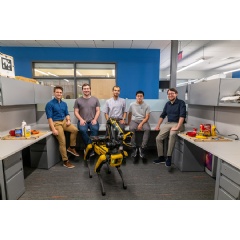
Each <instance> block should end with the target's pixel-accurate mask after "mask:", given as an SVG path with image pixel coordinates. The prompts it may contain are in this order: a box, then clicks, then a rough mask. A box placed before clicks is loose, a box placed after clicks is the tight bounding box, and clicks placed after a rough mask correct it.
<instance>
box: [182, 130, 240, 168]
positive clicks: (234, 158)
mask: <svg viewBox="0 0 240 240" xmlns="http://www.w3.org/2000/svg"><path fill="white" fill-rule="evenodd" d="M179 137H181V138H183V139H185V140H187V141H189V142H191V143H193V144H194V145H196V146H198V147H200V148H202V149H203V150H205V151H207V152H210V153H212V154H213V155H215V156H217V157H218V158H221V159H222V160H224V161H226V162H228V163H229V164H231V165H232V166H234V167H236V168H238V169H240V141H239V140H233V141H231V142H195V141H194V140H192V139H190V138H188V137H187V136H186V137H185V136H184V135H182V134H180V135H179Z"/></svg>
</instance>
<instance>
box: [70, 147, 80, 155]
mask: <svg viewBox="0 0 240 240" xmlns="http://www.w3.org/2000/svg"><path fill="white" fill-rule="evenodd" d="M67 151H68V152H70V153H71V154H72V155H74V156H76V157H79V154H78V153H77V152H76V150H75V148H70V147H69V148H68V149H67Z"/></svg>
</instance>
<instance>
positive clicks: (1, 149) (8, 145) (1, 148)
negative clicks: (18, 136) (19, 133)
mask: <svg viewBox="0 0 240 240" xmlns="http://www.w3.org/2000/svg"><path fill="white" fill-rule="evenodd" d="M31 127H32V129H37V130H42V131H46V132H47V133H46V134H45V135H43V136H41V137H39V138H37V139H31V140H0V161H1V160H3V159H5V158H7V157H9V156H11V155H13V154H14V153H17V152H19V151H21V150H22V149H24V148H26V147H28V146H30V145H32V144H34V143H36V142H38V141H40V140H41V139H44V138H46V137H47V136H50V135H51V134H52V132H51V131H49V127H48V125H46V124H42V125H41V124H39V125H38V124H36V125H32V126H31ZM7 134H8V131H6V132H1V133H0V137H3V136H5V135H7Z"/></svg>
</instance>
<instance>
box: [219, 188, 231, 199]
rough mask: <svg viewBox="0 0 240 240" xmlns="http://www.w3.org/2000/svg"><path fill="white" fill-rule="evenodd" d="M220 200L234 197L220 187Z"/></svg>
mask: <svg viewBox="0 0 240 240" xmlns="http://www.w3.org/2000/svg"><path fill="white" fill-rule="evenodd" d="M218 200H234V198H233V197H232V196H231V195H230V194H228V193H227V192H225V191H224V190H223V189H222V188H219V192H218Z"/></svg>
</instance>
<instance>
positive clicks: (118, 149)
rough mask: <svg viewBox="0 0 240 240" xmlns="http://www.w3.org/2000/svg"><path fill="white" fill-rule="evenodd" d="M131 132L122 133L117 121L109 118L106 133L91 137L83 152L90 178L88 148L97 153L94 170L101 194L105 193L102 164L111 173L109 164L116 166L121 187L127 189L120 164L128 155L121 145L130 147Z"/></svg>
mask: <svg viewBox="0 0 240 240" xmlns="http://www.w3.org/2000/svg"><path fill="white" fill-rule="evenodd" d="M132 134H133V133H132V132H128V133H126V134H124V133H123V131H122V129H121V128H120V127H119V125H118V123H117V121H116V120H114V119H111V118H109V119H108V121H107V124H106V135H100V136H95V137H91V139H92V144H88V146H87V148H86V150H85V153H84V160H86V164H87V167H88V170H89V177H90V178H91V177H92V174H91V171H90V168H89V165H88V162H89V158H90V152H91V151H90V150H92V149H93V150H94V152H95V153H97V154H98V155H99V158H98V160H97V162H96V164H95V168H94V171H95V172H96V173H97V174H98V179H99V181H100V184H101V190H102V195H103V196H104V195H105V194H106V193H105V189H104V186H103V181H102V177H101V174H100V171H101V168H102V166H103V164H106V165H107V168H108V173H111V171H110V169H109V166H111V167H116V169H117V170H118V173H119V175H120V176H121V179H122V183H123V189H127V186H126V185H125V183H124V180H123V174H122V170H121V169H120V166H121V164H122V162H123V159H125V158H126V157H127V156H128V153H127V152H126V151H124V150H123V145H126V146H128V147H131V144H130V141H131V138H132Z"/></svg>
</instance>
